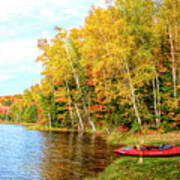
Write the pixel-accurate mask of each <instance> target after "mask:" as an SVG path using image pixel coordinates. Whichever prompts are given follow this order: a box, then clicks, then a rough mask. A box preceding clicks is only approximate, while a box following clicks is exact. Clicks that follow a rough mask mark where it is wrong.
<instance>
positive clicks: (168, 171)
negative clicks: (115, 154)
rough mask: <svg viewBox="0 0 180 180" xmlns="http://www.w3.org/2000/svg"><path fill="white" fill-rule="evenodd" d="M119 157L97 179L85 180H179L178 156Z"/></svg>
mask: <svg viewBox="0 0 180 180" xmlns="http://www.w3.org/2000/svg"><path fill="white" fill-rule="evenodd" d="M138 161H139V158H137V157H120V158H118V159H117V160H116V161H114V162H113V163H112V164H111V165H110V166H109V167H108V168H107V169H106V170H105V171H104V172H103V173H101V174H100V175H99V177H97V178H87V179H86V180H95V179H96V180H104V179H105V180H106V179H107V180H131V179H133V180H145V179H148V180H151V179H152V180H172V179H173V180H179V179H180V173H179V169H180V156H178V157H171V158H143V164H140V163H138Z"/></svg>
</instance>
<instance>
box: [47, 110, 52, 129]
mask: <svg viewBox="0 0 180 180" xmlns="http://www.w3.org/2000/svg"><path fill="white" fill-rule="evenodd" d="M48 121H49V128H51V113H50V112H48Z"/></svg>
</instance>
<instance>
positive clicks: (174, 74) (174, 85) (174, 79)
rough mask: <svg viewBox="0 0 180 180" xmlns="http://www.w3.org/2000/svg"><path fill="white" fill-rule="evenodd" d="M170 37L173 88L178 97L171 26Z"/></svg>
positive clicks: (175, 95)
mask: <svg viewBox="0 0 180 180" xmlns="http://www.w3.org/2000/svg"><path fill="white" fill-rule="evenodd" d="M169 39H170V45H171V58H172V77H173V88H174V97H175V98H177V87H176V59H175V49H174V44H173V39H172V32H171V28H170V27H169Z"/></svg>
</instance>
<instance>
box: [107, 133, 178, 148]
mask: <svg viewBox="0 0 180 180" xmlns="http://www.w3.org/2000/svg"><path fill="white" fill-rule="evenodd" d="M107 140H108V142H109V143H113V144H126V145H136V144H140V142H141V141H143V142H144V144H147V145H149V144H156V145H158V144H179V145H180V131H172V132H168V133H160V132H158V131H145V132H142V133H141V134H139V133H133V132H130V133H125V134H122V133H120V132H118V131H114V132H112V134H111V135H110V136H108V137H107Z"/></svg>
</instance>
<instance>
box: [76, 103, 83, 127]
mask: <svg viewBox="0 0 180 180" xmlns="http://www.w3.org/2000/svg"><path fill="white" fill-rule="evenodd" d="M75 109H76V113H77V115H78V119H79V123H80V126H81V129H82V130H84V124H83V120H82V118H81V114H80V112H79V109H78V106H77V105H76V104H75Z"/></svg>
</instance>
